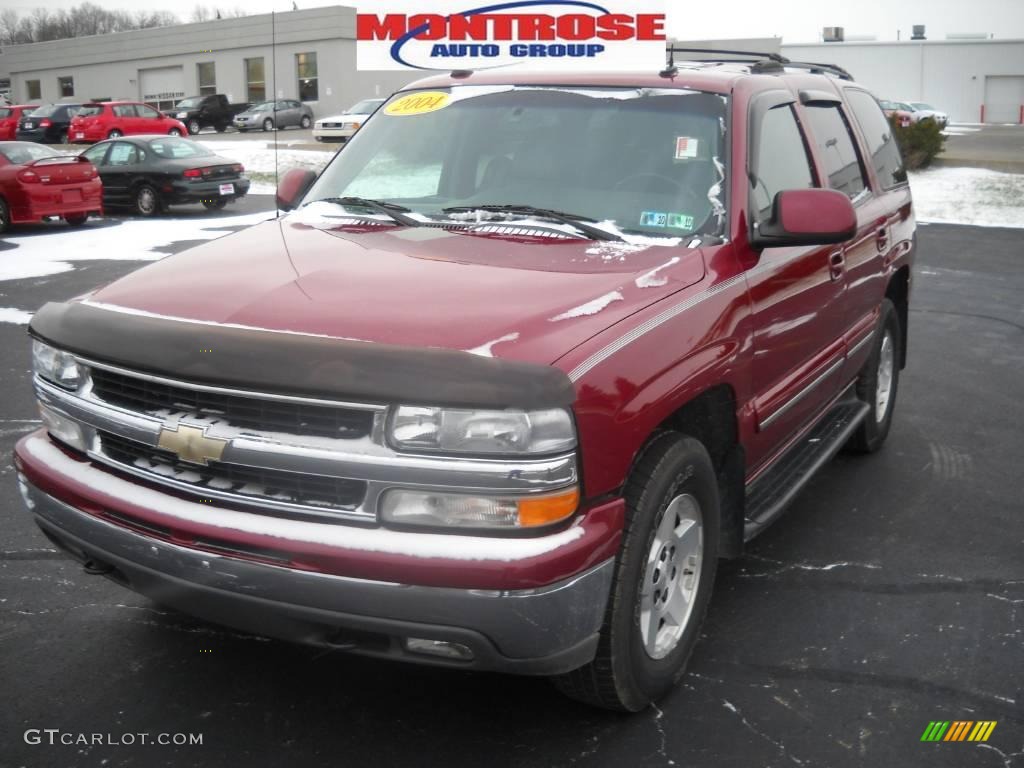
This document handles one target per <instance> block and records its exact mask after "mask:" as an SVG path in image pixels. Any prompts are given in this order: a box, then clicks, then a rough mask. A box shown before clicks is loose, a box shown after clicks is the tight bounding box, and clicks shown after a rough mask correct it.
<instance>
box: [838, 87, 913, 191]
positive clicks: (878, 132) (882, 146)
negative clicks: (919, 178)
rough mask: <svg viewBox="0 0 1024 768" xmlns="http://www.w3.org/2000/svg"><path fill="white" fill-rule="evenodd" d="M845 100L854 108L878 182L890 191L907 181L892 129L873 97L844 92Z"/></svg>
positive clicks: (865, 94) (851, 91)
mask: <svg viewBox="0 0 1024 768" xmlns="http://www.w3.org/2000/svg"><path fill="white" fill-rule="evenodd" d="M846 98H847V99H848V100H849V102H850V106H851V107H852V108H853V116H854V117H855V118H856V119H857V123H858V124H859V125H860V129H861V132H862V133H863V134H864V140H865V142H866V143H867V148H868V153H869V154H870V155H871V164H872V165H873V166H874V167H875V173H877V174H878V180H879V181H880V182H881V184H882V186H883V187H884V188H885V189H891V188H892V187H895V186H897V185H899V184H905V183H906V181H907V171H906V169H904V167H903V158H902V157H901V156H900V148H899V147H898V146H897V145H896V139H895V137H894V136H893V135H892V127H891V126H890V125H889V121H888V120H887V119H886V117H885V115H884V114H883V113H882V109H881V107H879V106H878V102H877V101H875V97H874V96H872V95H871V94H870V93H868V92H866V91H858V90H854V89H851V88H848V89H846Z"/></svg>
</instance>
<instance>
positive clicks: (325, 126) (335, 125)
mask: <svg viewBox="0 0 1024 768" xmlns="http://www.w3.org/2000/svg"><path fill="white" fill-rule="evenodd" d="M385 101H386V100H385V99H363V100H362V101H360V102H359V103H357V104H354V105H353V106H351V107H350V108H349V109H347V110H345V111H344V112H342V113H341V114H340V115H333V116H331V117H324V118H321V119H320V120H317V121H316V124H315V125H314V126H313V136H315V137H316V140H317V141H348V140H349V139H351V138H352V135H353V134H354V133H355V132H356V131H358V130H359V126H361V125H362V124H363V123H365V122H366V120H367V118H369V117H370V115H371V114H373V112H374V110H375V109H377V107H379V106H380V105H381V104H383V103H384V102H385Z"/></svg>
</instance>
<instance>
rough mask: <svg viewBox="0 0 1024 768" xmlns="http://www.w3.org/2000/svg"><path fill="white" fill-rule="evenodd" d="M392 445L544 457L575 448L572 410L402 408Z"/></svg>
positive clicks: (393, 429) (398, 411) (394, 424)
mask: <svg viewBox="0 0 1024 768" xmlns="http://www.w3.org/2000/svg"><path fill="white" fill-rule="evenodd" d="M390 434H391V442H392V443H393V444H394V445H395V447H397V448H399V449H403V450H410V451H440V452H445V453H476V454H479V453H495V454H513V455H524V454H540V453H554V452H556V451H564V450H569V449H571V448H573V447H574V446H575V445H576V430H575V427H574V426H573V423H572V418H571V417H570V416H569V412H568V411H566V410H564V409H562V408H551V409H548V410H543V411H516V410H508V411H477V410H462V409H457V408H425V407H420V406H413V405H403V406H399V407H398V408H397V409H396V410H395V413H394V416H393V417H392V419H391V431H390Z"/></svg>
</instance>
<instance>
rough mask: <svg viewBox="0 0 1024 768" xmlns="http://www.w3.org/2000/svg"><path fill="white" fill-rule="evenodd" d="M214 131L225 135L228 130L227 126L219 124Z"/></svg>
mask: <svg viewBox="0 0 1024 768" xmlns="http://www.w3.org/2000/svg"><path fill="white" fill-rule="evenodd" d="M214 129H215V130H216V131H217V133H224V131H226V130H227V126H226V125H224V123H218V124H217V125H215V126H214Z"/></svg>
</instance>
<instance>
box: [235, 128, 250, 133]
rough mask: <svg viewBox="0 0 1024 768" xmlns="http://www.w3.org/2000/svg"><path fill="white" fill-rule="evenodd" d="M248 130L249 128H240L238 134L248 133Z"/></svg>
mask: <svg viewBox="0 0 1024 768" xmlns="http://www.w3.org/2000/svg"><path fill="white" fill-rule="evenodd" d="M248 130H249V129H248V128H239V129H238V132H239V133H245V132H246V131H248Z"/></svg>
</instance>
